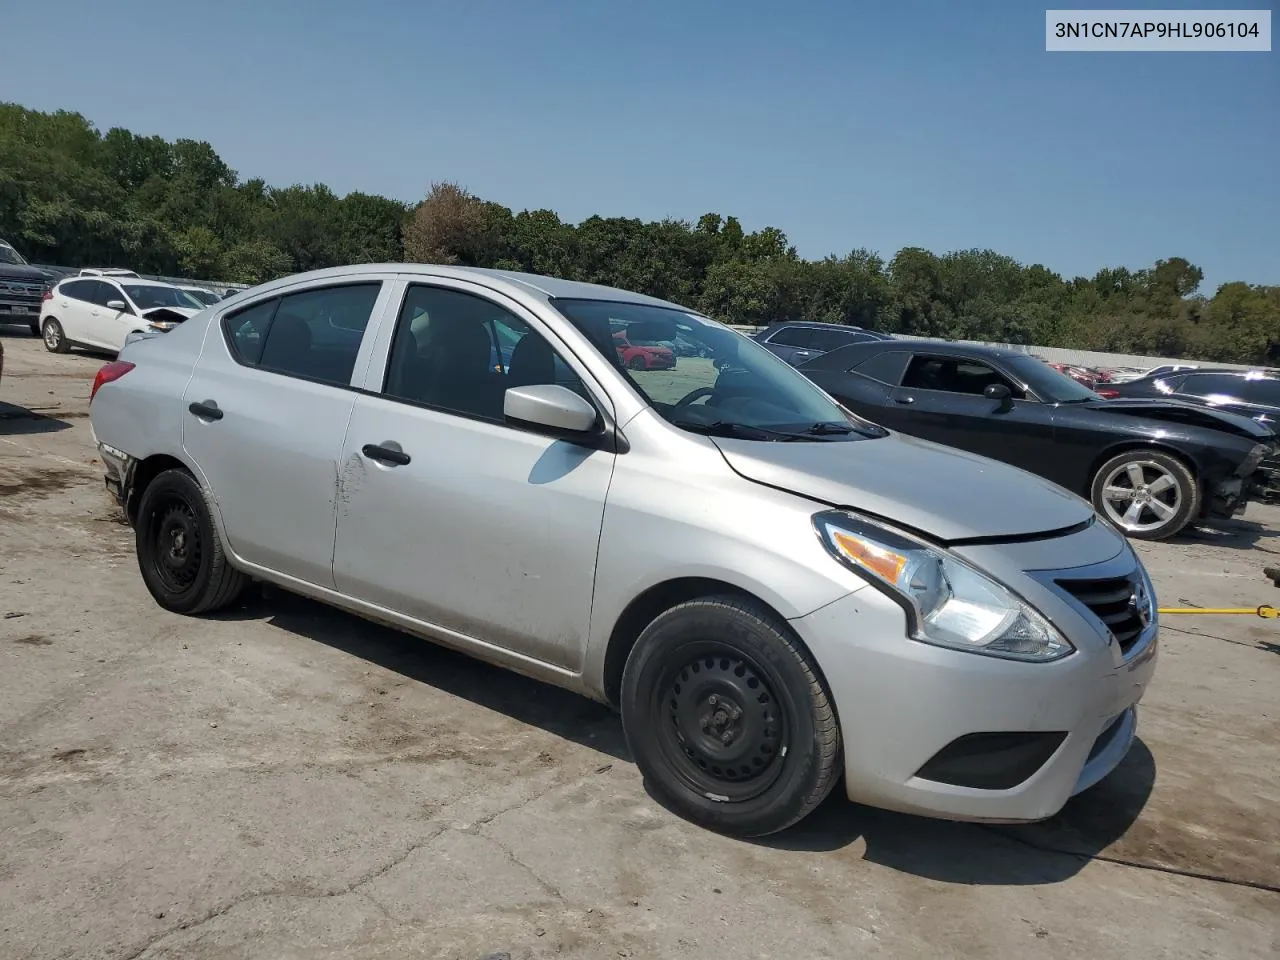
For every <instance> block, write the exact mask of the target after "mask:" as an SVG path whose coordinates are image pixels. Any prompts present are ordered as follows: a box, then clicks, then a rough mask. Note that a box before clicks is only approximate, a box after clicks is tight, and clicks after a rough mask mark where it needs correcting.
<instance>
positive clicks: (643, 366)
mask: <svg viewBox="0 0 1280 960" xmlns="http://www.w3.org/2000/svg"><path fill="white" fill-rule="evenodd" d="M627 366H629V367H630V368H631V369H632V370H647V369H648V368H649V365H648V364H647V363H645V362H644V357H632V358H631V362H630V363H629V364H627Z"/></svg>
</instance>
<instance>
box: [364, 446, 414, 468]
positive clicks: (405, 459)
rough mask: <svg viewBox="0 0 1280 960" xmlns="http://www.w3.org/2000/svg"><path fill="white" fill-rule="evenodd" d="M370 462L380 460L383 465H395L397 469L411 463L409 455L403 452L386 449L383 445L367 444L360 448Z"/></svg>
mask: <svg viewBox="0 0 1280 960" xmlns="http://www.w3.org/2000/svg"><path fill="white" fill-rule="evenodd" d="M360 452H361V453H363V454H364V455H365V456H366V457H368V458H369V459H370V460H379V461H381V462H382V463H391V464H395V465H396V466H397V467H403V466H406V465H407V464H408V463H409V455H408V454H407V453H405V452H404V451H403V450H393V449H391V448H390V447H384V446H382V445H381V444H376V443H366V444H365V445H364V446H363V447H361V448H360Z"/></svg>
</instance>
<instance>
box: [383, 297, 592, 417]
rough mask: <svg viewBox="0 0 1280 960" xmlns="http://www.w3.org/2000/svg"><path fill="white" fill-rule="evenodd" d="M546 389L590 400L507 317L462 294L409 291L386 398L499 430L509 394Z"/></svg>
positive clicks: (535, 336)
mask: <svg viewBox="0 0 1280 960" xmlns="http://www.w3.org/2000/svg"><path fill="white" fill-rule="evenodd" d="M544 384H553V385H559V386H562V387H566V388H567V389H569V390H572V391H574V392H575V393H577V394H578V395H579V396H581V397H583V398H584V399H586V400H588V401H590V399H591V398H590V394H589V393H588V392H587V389H586V387H585V386H584V385H583V383H582V381H581V379H580V378H579V377H578V376H577V375H576V374H575V373H574V372H573V370H572V369H571V368H570V367H569V366H568V365H567V364H566V363H565V362H564V361H563V360H562V359H561V358H560V356H559V355H558V354H557V353H556V351H555V349H554V348H553V347H552V346H551V344H550V343H548V342H547V340H546V338H545V337H543V336H542V335H541V334H539V333H538V332H537V331H536V330H534V329H533V328H532V327H531V326H529V324H527V323H525V321H523V320H521V319H520V318H519V317H517V316H516V315H515V314H513V313H511V312H510V311H509V310H506V309H504V308H503V307H500V306H498V305H497V304H495V303H493V302H492V301H490V300H486V299H484V298H483V297H478V296H475V295H474V294H470V293H464V292H462V291H460V290H451V289H449V288H446V287H432V286H426V285H422V284H415V285H414V286H411V287H410V288H409V291H408V293H406V294H405V299H404V304H403V305H402V307H401V309H400V316H399V318H398V319H397V321H396V331H395V336H394V339H393V340H392V342H391V355H390V357H389V358H388V361H387V373H386V377H385V380H384V384H383V390H382V392H383V395H385V396H387V397H391V398H393V399H396V400H405V401H408V402H410V403H416V404H422V405H423V406H428V407H434V408H437V409H440V410H446V411H449V412H451V413H458V414H461V415H463V416H468V417H476V418H480V419H483V420H491V421H494V422H495V423H501V422H503V412H502V410H503V402H504V398H505V396H506V391H507V389H508V388H510V387H528V386H536V385H544Z"/></svg>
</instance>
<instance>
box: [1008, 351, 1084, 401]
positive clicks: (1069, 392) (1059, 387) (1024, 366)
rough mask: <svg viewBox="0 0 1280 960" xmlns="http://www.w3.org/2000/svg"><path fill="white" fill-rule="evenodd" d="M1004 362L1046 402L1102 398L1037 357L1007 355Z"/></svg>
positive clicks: (1011, 371) (1010, 370)
mask: <svg viewBox="0 0 1280 960" xmlns="http://www.w3.org/2000/svg"><path fill="white" fill-rule="evenodd" d="M1003 362H1004V365H1005V366H1006V367H1008V368H1009V372H1010V373H1012V374H1014V375H1015V376H1016V377H1017V378H1018V379H1019V380H1021V381H1022V382H1023V383H1025V384H1026V385H1027V386H1028V387H1030V388H1031V391H1032V392H1033V393H1034V394H1035V395H1036V396H1038V397H1040V398H1041V399H1042V400H1044V402H1045V403H1079V402H1080V401H1082V400H1100V399H1102V398H1101V397H1099V396H1098V395H1097V394H1096V393H1094V392H1093V391H1092V390H1090V389H1089V388H1088V387H1086V386H1084V385H1083V384H1081V383H1077V382H1076V381H1074V380H1072V379H1071V378H1070V377H1068V376H1067V375H1066V374H1065V373H1059V372H1058V371H1057V370H1055V369H1053V367H1051V366H1049V365H1048V364H1047V363H1045V362H1044V361H1043V360H1037V359H1035V357H1028V356H1016V357H1005V358H1004V361H1003Z"/></svg>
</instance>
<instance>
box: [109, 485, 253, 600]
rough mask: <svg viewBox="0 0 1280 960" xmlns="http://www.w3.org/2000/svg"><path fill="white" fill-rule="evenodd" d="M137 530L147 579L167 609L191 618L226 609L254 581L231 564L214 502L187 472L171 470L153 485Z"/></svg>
mask: <svg viewBox="0 0 1280 960" xmlns="http://www.w3.org/2000/svg"><path fill="white" fill-rule="evenodd" d="M134 531H135V539H136V544H137V553H138V568H139V570H140V571H141V573H142V580H143V582H144V583H145V584H146V585H147V590H148V591H150V593H151V596H152V597H154V598H155V601H156V603H158V604H160V606H162V607H164V609H166V610H169V611H171V612H173V613H184V614H189V615H195V614H201V613H212V612H214V611H215V610H221V609H223V608H225V607H227V606H229V605H230V604H232V603H233V602H234V601H235V600H236V598H238V597H239V596H240V594H241V592H242V591H243V590H244V588H245V585H246V584H247V583H248V582H249V578H248V577H247V576H245V575H244V574H243V573H241V572H240V571H239V570H237V569H235V568H234V567H232V566H231V564H230V563H228V562H227V555H226V550H225V549H224V548H223V545H222V540H221V539H220V538H219V536H218V528H217V527H216V526H215V525H214V522H213V514H212V510H211V508H210V506H209V498H208V496H207V495H206V494H205V492H204V490H203V488H201V486H200V484H199V483H197V482H196V479H195V477H193V476H192V475H191V474H189V473H187V471H185V470H179V469H172V470H165V471H164V472H163V473H161V474H159V475H157V476H156V478H155V479H154V480H152V481H151V483H149V484H148V485H147V487H146V489H145V490H143V491H142V496H141V498H140V499H139V501H138V512H137V519H136V520H135V522H134Z"/></svg>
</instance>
